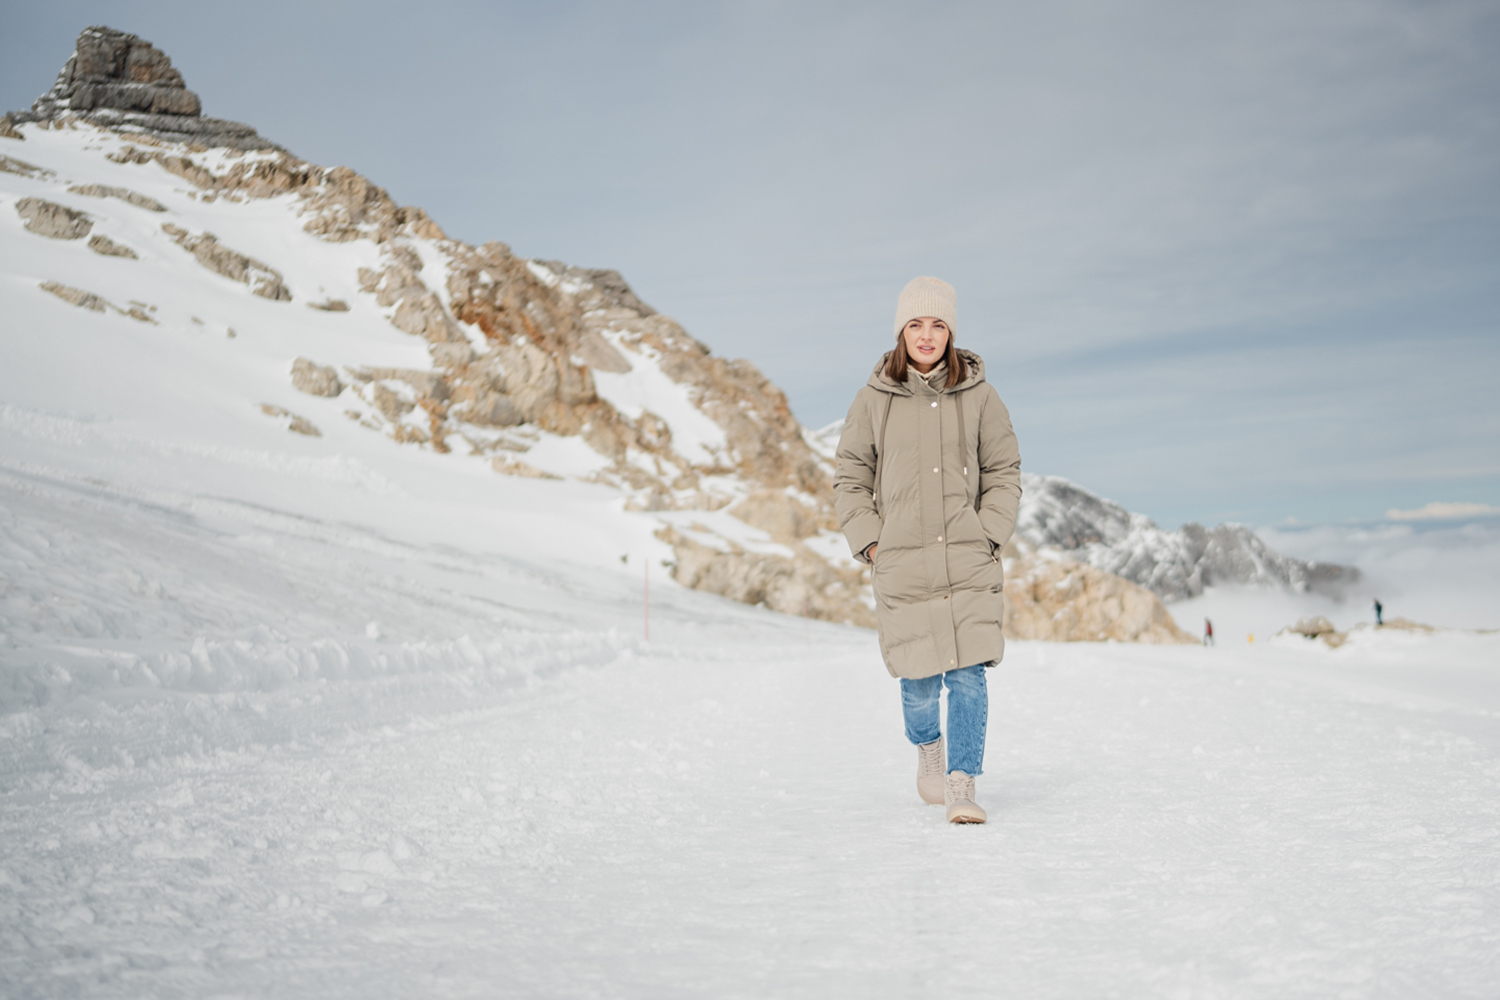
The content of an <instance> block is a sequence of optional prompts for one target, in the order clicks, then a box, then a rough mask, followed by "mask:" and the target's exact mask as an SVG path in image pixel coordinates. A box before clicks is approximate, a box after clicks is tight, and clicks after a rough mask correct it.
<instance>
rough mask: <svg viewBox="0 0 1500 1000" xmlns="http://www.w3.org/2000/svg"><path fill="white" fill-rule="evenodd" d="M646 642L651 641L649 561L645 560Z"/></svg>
mask: <svg viewBox="0 0 1500 1000" xmlns="http://www.w3.org/2000/svg"><path fill="white" fill-rule="evenodd" d="M646 641H647V642H650V641H651V560H650V559H647V560H646Z"/></svg>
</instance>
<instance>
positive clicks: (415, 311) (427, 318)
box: [391, 292, 466, 344]
mask: <svg viewBox="0 0 1500 1000" xmlns="http://www.w3.org/2000/svg"><path fill="white" fill-rule="evenodd" d="M391 325H392V326H394V327H395V328H396V329H398V330H400V331H402V332H403V333H409V334H411V335H413V336H415V337H426V338H427V339H428V340H430V341H432V342H434V343H439V344H441V343H458V342H463V341H465V340H466V338H465V337H464V335H463V332H462V331H461V330H459V328H458V326H457V324H455V323H454V322H453V320H451V319H450V318H449V317H448V311H447V310H446V309H444V308H443V303H442V302H441V301H440V300H439V299H438V297H437V296H436V295H433V294H432V293H431V292H428V293H427V294H426V295H423V296H421V297H420V298H417V297H415V296H410V297H407V298H405V299H403V300H402V301H401V304H400V305H399V306H397V307H396V314H395V315H394V316H392V317H391Z"/></svg>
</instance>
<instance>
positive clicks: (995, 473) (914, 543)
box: [834, 278, 1021, 823]
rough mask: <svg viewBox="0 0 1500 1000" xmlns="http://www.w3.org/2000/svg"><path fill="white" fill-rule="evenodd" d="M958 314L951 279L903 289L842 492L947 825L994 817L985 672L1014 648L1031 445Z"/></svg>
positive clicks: (859, 415)
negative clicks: (1024, 470)
mask: <svg viewBox="0 0 1500 1000" xmlns="http://www.w3.org/2000/svg"><path fill="white" fill-rule="evenodd" d="M956 314H957V296H956V295H955V293H954V291H953V286H952V285H950V284H948V283H947V282H946V281H939V280H938V279H937V278H915V279H913V280H912V281H911V283H910V284H908V285H907V286H906V287H905V288H904V289H902V291H901V296H900V298H899V299H897V301H896V347H895V349H894V350H892V351H888V352H887V353H886V354H885V355H883V356H882V357H881V359H880V363H879V364H877V365H876V366H875V372H874V374H872V375H871V376H870V380H869V382H868V383H866V384H865V386H864V388H862V389H860V390H859V393H858V395H856V396H855V397H854V405H853V406H851V407H850V408H849V416H848V419H847V420H845V422H844V433H843V436H842V437H840V438H839V449H838V464H839V467H838V476H837V478H836V479H835V480H834V492H835V494H836V504H837V507H838V515H839V526H840V527H841V528H842V529H843V531H844V536H845V537H846V538H847V539H848V540H849V547H850V549H851V550H852V551H853V552H854V555H855V557H856V558H858V559H860V560H861V561H863V562H866V563H869V564H870V578H871V580H872V582H873V583H874V586H875V601H876V618H877V623H878V626H879V629H880V652H881V654H882V656H884V658H885V665H886V669H887V670H889V671H890V672H891V676H893V677H899V678H900V679H901V707H902V709H903V712H904V714H905V717H906V737H907V739H909V740H911V741H912V743H914V744H916V746H917V794H919V795H920V796H921V797H922V799H923V801H925V802H930V803H932V804H934V805H936V804H939V803H945V804H946V805H947V807H948V821H949V822H950V823H983V822H984V821H985V813H984V810H983V809H981V808H979V806H978V804H977V803H976V802H975V801H974V778H975V777H976V776H977V775H978V774H979V773H980V771H981V769H982V766H983V763H984V734H985V727H986V725H987V723H988V720H989V696H988V694H987V692H986V689H985V679H984V669H985V667H987V666H990V665H992V664H994V663H997V662H999V660H1000V658H1001V656H1003V655H1004V653H1005V639H1004V637H1003V636H1002V635H1001V633H1000V622H1001V617H1002V612H1003V608H1004V605H1003V603H1002V598H1001V595H1000V590H1001V586H1002V584H1003V583H1004V575H1003V571H1002V570H1001V568H1000V550H1001V548H1003V547H1004V545H1005V543H1006V542H1007V541H1008V540H1009V539H1010V535H1011V531H1012V530H1013V529H1014V528H1015V524H1016V509H1017V507H1018V506H1019V505H1020V502H1021V455H1020V452H1019V451H1018V450H1017V449H1016V435H1015V432H1014V431H1012V430H1011V426H1010V414H1009V413H1008V412H1006V409H1005V404H1004V403H1002V402H1000V395H999V394H998V393H997V392H995V389H994V387H993V386H991V385H990V384H989V383H988V382H986V381H985V380H984V362H983V361H981V360H980V359H979V356H978V355H977V354H974V353H973V352H971V351H960V350H958V349H957V348H956V347H955V346H954V343H953V335H954V328H955V317H956ZM945 686H946V687H947V688H948V747H947V749H946V760H945V759H944V758H945V749H944V744H943V734H942V729H941V727H940V723H939V708H938V705H939V696H940V695H941V694H942V690H943V688H944V687H945ZM945 774H946V777H945Z"/></svg>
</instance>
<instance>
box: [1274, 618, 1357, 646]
mask: <svg viewBox="0 0 1500 1000" xmlns="http://www.w3.org/2000/svg"><path fill="white" fill-rule="evenodd" d="M1281 634H1283V635H1286V634H1290V635H1300V636H1302V637H1303V638H1305V639H1322V640H1323V642H1325V643H1326V644H1328V645H1329V646H1331V647H1333V648H1334V649H1337V648H1338V647H1340V646H1342V645H1343V644H1344V643H1345V642H1346V641H1348V639H1349V636H1348V634H1347V633H1344V632H1340V631H1339V630H1338V629H1336V628H1334V627H1333V622H1331V621H1329V620H1328V619H1327V618H1324V617H1323V616H1322V615H1315V616H1312V617H1309V618H1301V619H1298V621H1297V624H1295V625H1289V626H1287V627H1286V628H1284V629H1282V630H1281Z"/></svg>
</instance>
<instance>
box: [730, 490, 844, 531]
mask: <svg viewBox="0 0 1500 1000" xmlns="http://www.w3.org/2000/svg"><path fill="white" fill-rule="evenodd" d="M729 513H731V514H733V515H734V516H735V517H737V518H739V519H740V520H741V521H744V522H745V523H746V524H748V525H751V526H752V527H756V528H759V529H760V530H762V531H764V532H765V533H766V534H768V535H770V536H771V537H772V538H774V539H775V540H776V541H778V542H789V541H795V540H797V539H799V538H810V537H812V536H813V535H816V534H817V533H818V532H819V530H821V529H823V528H830V529H832V530H835V531H836V530H838V523H837V521H835V522H834V523H833V524H829V523H828V517H827V512H826V511H819V510H817V509H815V508H813V507H811V506H809V505H808V504H806V503H803V502H801V501H799V500H798V499H796V498H795V497H792V496H789V495H788V494H787V492H786V491H785V490H757V491H756V492H754V493H752V494H750V495H749V496H748V497H746V498H745V499H743V500H741V501H740V502H739V503H737V504H735V505H734V506H733V507H730V508H729Z"/></svg>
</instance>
